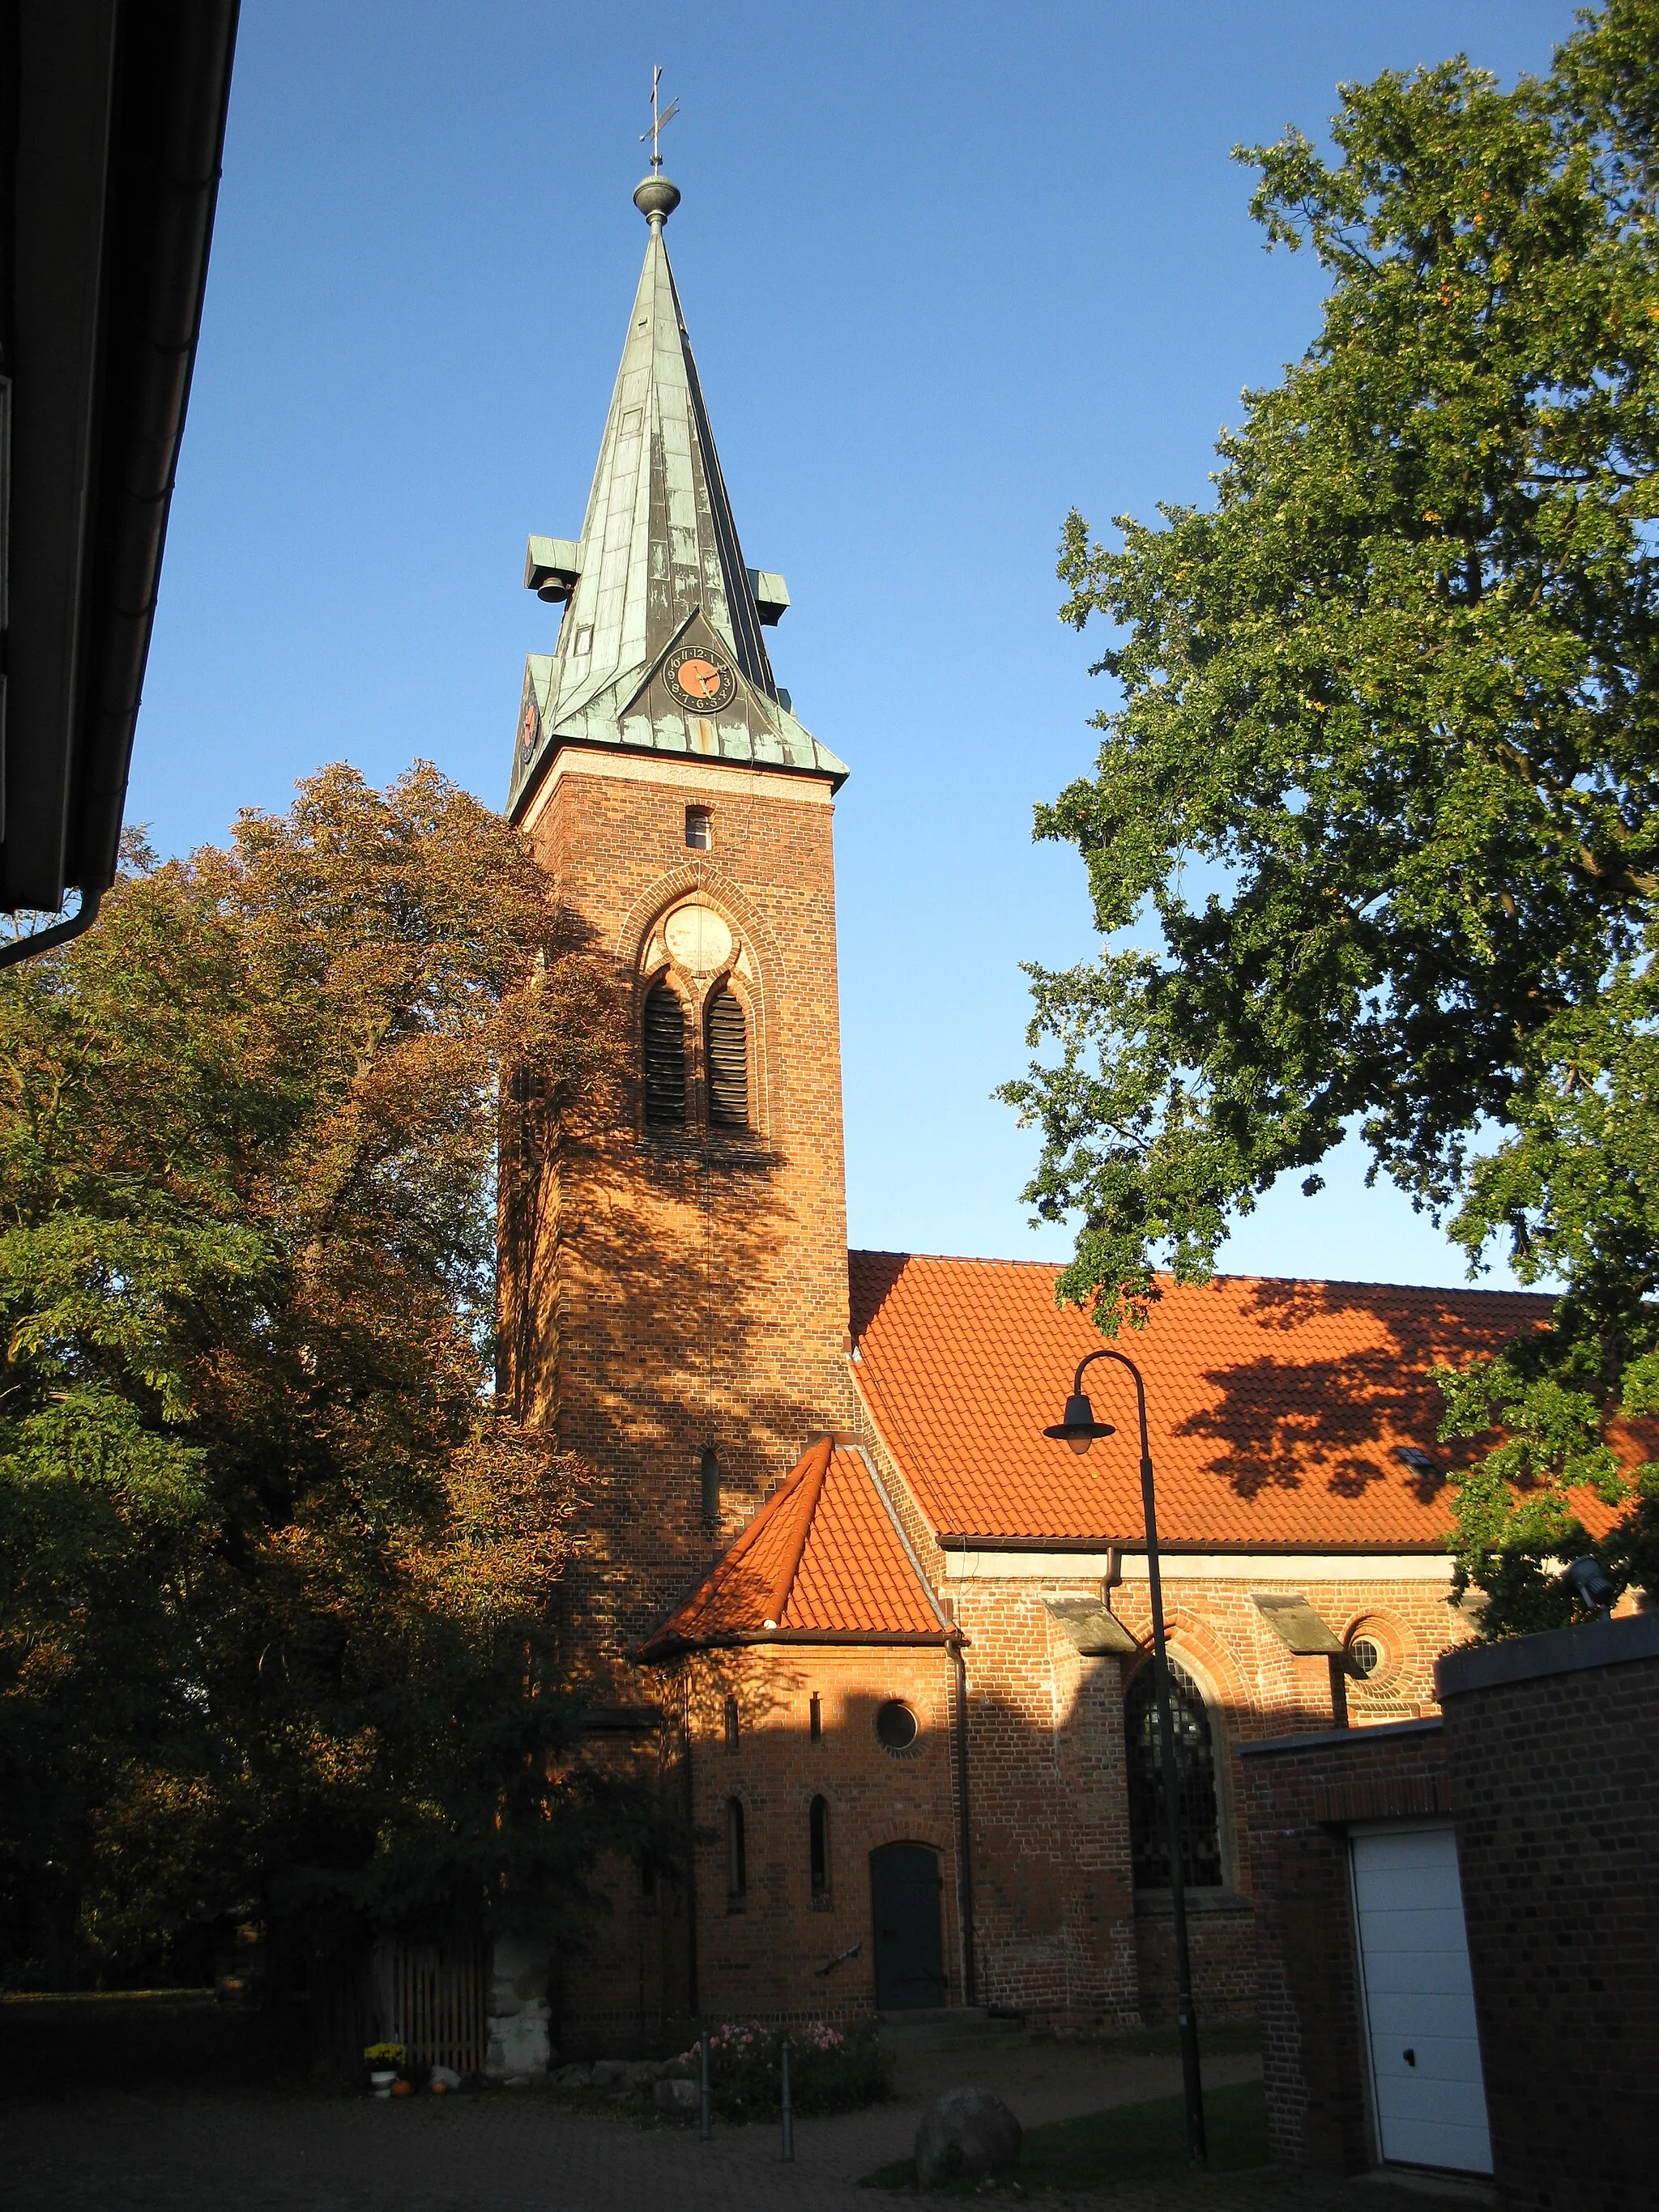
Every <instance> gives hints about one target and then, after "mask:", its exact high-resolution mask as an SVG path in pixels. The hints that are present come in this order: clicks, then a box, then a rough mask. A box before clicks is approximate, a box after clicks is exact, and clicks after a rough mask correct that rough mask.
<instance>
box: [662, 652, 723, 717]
mask: <svg viewBox="0 0 1659 2212" xmlns="http://www.w3.org/2000/svg"><path fill="white" fill-rule="evenodd" d="M663 673H664V675H665V677H666V678H667V679H668V688H669V690H671V692H672V693H673V694H674V696H675V697H676V698H678V699H679V700H680V701H682V702H683V703H684V705H686V706H688V707H700V708H702V711H703V713H704V714H713V713H717V712H718V711H719V709H720V708H722V707H725V706H729V705H730V703H731V702H732V697H733V696H734V695H735V693H736V691H737V688H738V679H737V678H736V676H735V675H734V674H733V673H732V669H731V667H730V665H728V664H727V662H726V659H725V658H724V656H723V655H721V654H720V653H716V652H715V651H714V648H713V647H710V646H706V645H683V646H681V647H680V648H679V650H678V652H676V653H670V654H669V656H668V661H667V665H666V666H665V668H664V670H663Z"/></svg>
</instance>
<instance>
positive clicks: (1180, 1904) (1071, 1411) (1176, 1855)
mask: <svg viewBox="0 0 1659 2212" xmlns="http://www.w3.org/2000/svg"><path fill="white" fill-rule="evenodd" d="M1097 1359H1111V1360H1115V1361H1116V1363H1117V1364H1118V1365H1119V1366H1120V1367H1127V1369H1128V1370H1129V1372H1130V1374H1131V1375H1133V1376H1134V1379H1135V1411H1136V1413H1138V1414H1139V1417H1140V1502H1141V1506H1142V1509H1143V1510H1144V1512H1145V1514H1146V1580H1147V1583H1148V1585H1149V1588H1150V1590H1151V1595H1152V1691H1153V1695H1154V1697H1155V1699H1156V1700H1157V1704H1158V1767H1159V1771H1160V1772H1161V1773H1162V1775H1163V1778H1164V1820H1165V1823H1166V1826H1167V1827H1168V1831H1169V1844H1170V1907H1171V1909H1172V1911H1173V1913H1174V1917H1175V1943H1176V2017H1177V2019H1178V2020H1179V2021H1180V2026H1181V2078H1182V2087H1183V2088H1184V2090H1185V2092H1186V2096H1187V2156H1188V2160H1190V2162H1191V2163H1192V2164H1193V2165H1194V2166H1200V2167H1202V2166H1207V2165H1208V2164H1209V2154H1208V2151H1207V2150H1206V2146H1205V2142H1204V2084H1203V2080H1202V2078H1201V2076H1200V2072H1199V2064H1198V2015H1197V2013H1196V2012H1195V2010H1194V2006H1193V1970H1192V1962H1191V1960H1190V1959H1189V1957H1188V1950H1187V1892H1186V1887H1185V1885H1184V1883H1183V1882H1182V1879H1181V1790H1180V1784H1179V1782H1178V1780H1177V1777H1176V1745H1175V1722H1174V1718H1173V1717H1172V1715H1171V1713H1170V1659H1169V1654H1168V1652H1167V1651H1166V1650H1165V1649H1164V1588H1163V1583H1162V1582H1161V1580H1160V1578H1159V1575H1158V1508H1157V1504H1156V1502H1155V1501H1154V1498H1153V1496H1152V1446H1151V1445H1150V1443H1148V1442H1147V1437H1146V1384H1145V1383H1143V1382H1142V1381H1141V1379H1140V1370H1139V1368H1138V1367H1137V1366H1136V1365H1135V1364H1134V1362H1133V1359H1130V1358H1127V1357H1126V1356H1125V1354H1124V1353H1122V1352H1113V1351H1111V1350H1110V1349H1109V1348H1108V1347H1106V1346H1102V1348H1101V1349H1100V1350H1099V1351H1098V1352H1090V1353H1089V1355H1088V1357H1087V1358H1084V1359H1081V1360H1079V1362H1078V1370H1077V1374H1076V1375H1075V1376H1074V1377H1073V1382H1072V1395H1071V1396H1070V1397H1069V1398H1067V1400H1066V1412H1065V1414H1064V1416H1063V1417H1062V1418H1061V1419H1060V1420H1058V1421H1056V1422H1054V1425H1053V1426H1052V1427H1050V1428H1046V1429H1044V1431H1042V1433H1043V1435H1044V1436H1045V1437H1057V1438H1058V1439H1059V1441H1060V1443H1064V1444H1069V1445H1070V1446H1071V1448H1072V1449H1073V1451H1074V1452H1076V1453H1077V1454H1078V1455H1079V1457H1080V1456H1081V1455H1082V1454H1083V1453H1085V1452H1086V1451H1087V1450H1088V1449H1089V1447H1090V1445H1091V1443H1094V1441H1095V1439H1096V1437H1109V1436H1115V1434H1116V1433H1117V1431H1115V1429H1114V1428H1113V1427H1112V1426H1111V1425H1110V1423H1109V1422H1106V1421H1097V1419H1095V1409H1094V1407H1093V1406H1092V1405H1091V1403H1090V1401H1089V1395H1088V1393H1087V1391H1085V1389H1084V1387H1083V1376H1084V1370H1085V1369H1086V1368H1088V1367H1091V1366H1092V1365H1093V1364H1094V1362H1095V1361H1096V1360H1097Z"/></svg>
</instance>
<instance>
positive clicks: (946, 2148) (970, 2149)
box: [916, 2089, 1024, 2189]
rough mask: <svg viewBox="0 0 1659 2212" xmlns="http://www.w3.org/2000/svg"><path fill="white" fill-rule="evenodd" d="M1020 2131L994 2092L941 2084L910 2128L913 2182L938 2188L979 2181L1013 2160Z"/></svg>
mask: <svg viewBox="0 0 1659 2212" xmlns="http://www.w3.org/2000/svg"><path fill="white" fill-rule="evenodd" d="M1023 2136H1024V2130H1023V2129H1022V2128H1021V2126H1020V2124H1019V2122H1018V2120H1017V2119H1016V2118H1014V2116H1013V2114H1012V2112H1010V2111H1009V2109H1008V2107H1007V2106H1006V2105H1005V2104H1004V2103H1003V2101H1002V2100H1001V2098H1000V2097H994V2096H993V2095H992V2094H991V2093H990V2091H989V2090H988V2089H947V2090H946V2091H945V2094H944V2095H943V2096H942V2097H936V2098H935V2099H934V2100H933V2103H932V2104H931V2105H930V2106H928V2107H927V2111H926V2112H924V2113H923V2114H922V2116H921V2126H920V2127H919V2128H918V2129H917V2130H916V2183H917V2186H918V2187H919V2188H922V2189H939V2188H940V2187H942V2186H943V2185H945V2183H947V2182H951V2181H982V2180H984V2179H985V2178H986V2176H987V2174H992V2173H1006V2172H1009V2171H1010V2170H1011V2168H1012V2167H1013V2166H1018V2163H1019V2146H1020V2142H1021V2140H1022V2138H1023Z"/></svg>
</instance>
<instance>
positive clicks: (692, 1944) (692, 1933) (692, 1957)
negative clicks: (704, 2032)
mask: <svg viewBox="0 0 1659 2212" xmlns="http://www.w3.org/2000/svg"><path fill="white" fill-rule="evenodd" d="M680 1744H681V1747H682V1749H683V1751H684V1759H685V1982H686V1991H685V1994H686V2006H687V2009H688V2010H689V2011H690V2015H691V2017H692V2019H693V2020H695V2019H696V2017H697V2015H698V2013H699V2012H700V2011H701V2009H702V2008H701V2006H700V2005H699V2004H698V2002H697V1806H696V1797H695V1796H694V1795H693V1792H692V1787H691V1662H690V1659H689V1658H687V1659H686V1660H685V1661H684V1663H683V1664H682V1666H681V1668H680Z"/></svg>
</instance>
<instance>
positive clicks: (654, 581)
mask: <svg viewBox="0 0 1659 2212" xmlns="http://www.w3.org/2000/svg"><path fill="white" fill-rule="evenodd" d="M679 199H680V195H679V191H678V186H677V185H674V184H673V183H672V182H671V180H670V179H668V178H667V177H665V176H662V175H659V174H653V175H651V176H649V177H647V178H646V179H645V180H644V182H643V183H642V184H641V185H639V187H638V189H637V190H636V191H635V194H634V202H635V206H636V207H637V208H638V209H639V210H640V212H641V215H643V216H645V218H646V221H647V224H648V225H649V227H650V235H649V238H648V240H647V245H646V249H645V266H644V268H643V269H642V270H641V272H640V283H639V289H638V291H637V292H636V293H635V299H634V311H633V313H632V315H631V316H630V318H629V325H628V337H627V341H626V343H624V345H623V357H622V365H621V367H620V368H618V370H617V382H616V388H615V390H614V391H613V392H612V393H611V412H610V414H609V416H607V418H606V421H605V437H604V439H603V441H602V442H601V444H600V447H599V466H598V468H597V469H596V470H595V471H594V474H593V488H592V491H591V492H590V493H589V495H588V500H587V515H586V520H585V521H584V522H583V524H582V534H581V537H580V539H579V540H577V541H575V542H574V543H572V542H571V541H569V540H568V539H562V538H532V539H531V541H530V558H529V562H528V565H527V567H526V572H525V581H526V584H527V585H528V586H530V587H531V588H532V590H534V591H536V592H538V594H539V596H540V597H541V598H543V599H547V600H550V601H555V602H557V601H559V600H562V601H563V602H564V603H565V611H564V619H563V622H562V624H561V625H560V629H559V638H558V644H557V647H556V650H555V651H554V652H553V653H550V654H546V653H532V655H531V656H530V659H529V661H528V663H527V665H526V670H525V685H524V696H523V701H522V703H521V706H520V716H519V736H518V742H517V744H516V745H515V746H514V749H513V783H512V791H511V794H510V797H509V799H508V811H509V812H511V813H513V814H514V815H517V814H518V813H519V812H520V811H521V809H522V808H523V807H524V806H525V805H527V804H528V802H529V799H530V798H531V796H532V793H533V790H534V788H535V787H536V785H537V784H538V783H539V781H540V780H541V776H542V773H543V771H544V769H545V767H546V765H547V763H549V761H550V760H551V758H552V757H553V755H554V754H555V753H556V751H557V750H559V749H560V747H561V746H562V745H567V744H580V745H605V746H611V747H617V748H619V749H622V750H626V751H629V752H640V751H642V752H665V753H682V754H689V755H690V756H693V757H699V756H700V757H705V758H707V759H709V760H714V761H725V762H729V763H746V764H748V765H750V766H752V767H757V768H781V769H801V770H805V771H806V772H807V773H811V774H817V775H829V776H831V777H832V778H833V779H834V780H835V781H836V783H838V784H839V783H840V781H842V778H843V777H844V776H845V775H846V774H847V770H846V769H845V767H844V766H843V765H842V763H841V762H840V761H838V760H837V759H836V757H835V755H834V754H833V753H832V752H829V750H827V749H826V748H825V747H824V746H823V745H821V744H818V742H817V739H816V738H813V737H812V736H811V735H810V734H809V732H807V731H806V730H805V728H803V727H802V726H801V724H800V723H799V722H798V721H797V720H796V719H795V717H794V714H793V713H792V712H791V710H790V705H789V696H788V694H787V692H782V693H781V692H780V691H779V690H778V686H777V684H776V682H775V679H774V677H773V674H772V664H771V662H770V660H769V658H768V656H767V651H766V645H765V641H764V640H763V637H762V635H761V632H762V629H763V626H766V625H770V624H772V623H776V622H777V621H778V620H779V618H780V617H781V615H782V613H783V611H784V609H785V607H787V605H788V603H789V594H788V592H787V588H786V587H785V586H784V583H783V580H782V578H781V576H775V575H772V574H767V573H764V572H763V571H760V570H757V569H750V568H746V567H745V566H744V558H743V549H742V546H741V544H739V542H738V530H737V525H736V523H735V522H734V521H733V520H732V505H731V501H729V500H728V499H727V497H726V484H725V481H724V479H723V478H722V477H721V475H720V456H719V455H718V454H717V453H716V452H715V450H714V435H713V434H712V432H711V431H710V429H709V427H708V410H706V408H705V407H704V405H703V398H702V386H701V384H700V383H699V381H698V379H697V368H696V362H695V361H694V360H693V359H692V357H691V342H690V338H689V337H687V335H686V329H685V319H684V316H683V315H682V313H681V312H680V301H679V295H678V292H677V291H676V289H675V288H674V276H673V271H672V270H671V268H670V267H669V264H668V248H667V245H666V243H665V239H664V236H663V231H664V226H665V223H666V222H667V220H668V217H669V216H671V214H672V213H673V211H674V210H675V209H676V208H677V207H678V204H679ZM683 664H684V665H685V666H686V668H687V669H688V671H691V675H692V681H691V689H690V693H689V694H688V691H687V690H685V689H684V688H682V686H681V684H680V683H679V681H678V678H677V674H676V671H677V670H678V669H679V668H680V667H681V665H683ZM699 685H701V686H702V690H703V695H704V696H702V698H701V700H700V699H699V698H698V697H697V696H696V691H697V688H698V686H699Z"/></svg>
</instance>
